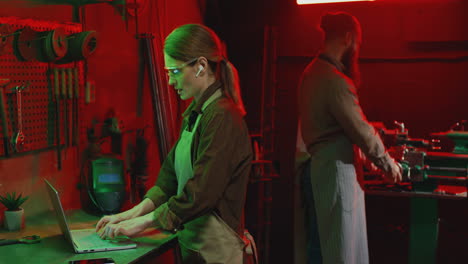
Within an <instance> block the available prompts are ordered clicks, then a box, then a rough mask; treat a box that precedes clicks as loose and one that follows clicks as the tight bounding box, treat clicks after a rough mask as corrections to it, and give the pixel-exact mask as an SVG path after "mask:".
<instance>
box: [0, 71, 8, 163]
mask: <svg viewBox="0 0 468 264" xmlns="http://www.w3.org/2000/svg"><path fill="white" fill-rule="evenodd" d="M9 83H10V80H9V79H0V118H1V119H2V121H1V122H2V134H3V154H4V155H5V156H6V157H8V156H10V142H9V136H8V121H7V115H6V108H5V98H4V95H3V87H5V86H6V85H8V84H9Z"/></svg>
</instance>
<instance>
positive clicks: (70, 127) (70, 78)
mask: <svg viewBox="0 0 468 264" xmlns="http://www.w3.org/2000/svg"><path fill="white" fill-rule="evenodd" d="M66 70H67V76H68V83H67V85H68V91H67V109H69V108H70V111H69V112H68V113H67V114H68V123H67V126H68V130H69V131H70V133H69V138H68V139H69V141H68V145H69V146H72V145H73V135H74V131H73V121H75V120H74V118H73V117H74V115H75V114H74V112H73V111H74V110H75V109H74V107H73V69H72V68H67V69H66Z"/></svg>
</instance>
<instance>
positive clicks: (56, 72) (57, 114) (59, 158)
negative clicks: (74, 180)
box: [53, 68, 62, 170]
mask: <svg viewBox="0 0 468 264" xmlns="http://www.w3.org/2000/svg"><path fill="white" fill-rule="evenodd" d="M53 72H54V95H55V135H56V137H55V138H56V143H55V144H56V147H57V169H58V170H61V169H62V154H61V141H60V86H59V69H57V68H54V70H53Z"/></svg>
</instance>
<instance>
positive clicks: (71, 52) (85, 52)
mask: <svg viewBox="0 0 468 264" xmlns="http://www.w3.org/2000/svg"><path fill="white" fill-rule="evenodd" d="M67 42H68V51H67V53H66V54H65V56H64V57H63V58H61V59H59V60H58V61H56V62H55V63H56V64H65V63H70V62H74V61H80V60H84V59H87V58H88V57H89V56H91V55H92V54H93V53H94V52H95V51H96V48H97V43H98V34H97V32H96V31H84V32H80V33H75V34H72V35H69V36H68V37H67Z"/></svg>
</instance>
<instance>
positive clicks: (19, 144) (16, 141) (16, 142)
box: [11, 82, 30, 152]
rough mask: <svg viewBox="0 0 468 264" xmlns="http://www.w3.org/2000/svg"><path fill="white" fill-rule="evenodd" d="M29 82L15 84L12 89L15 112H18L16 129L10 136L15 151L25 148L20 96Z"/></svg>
mask: <svg viewBox="0 0 468 264" xmlns="http://www.w3.org/2000/svg"><path fill="white" fill-rule="evenodd" d="M29 84H30V82H27V83H26V84H25V85H23V86H15V88H13V89H14V91H15V92H16V104H17V111H18V112H17V113H18V117H17V118H18V123H17V131H16V132H15V133H14V134H13V137H12V138H11V145H12V148H13V150H14V151H15V152H21V151H24V150H25V149H26V148H25V146H24V142H25V138H24V134H23V113H22V101H23V100H22V98H21V94H22V92H23V91H24V89H26V88H27V87H28V86H29Z"/></svg>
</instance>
